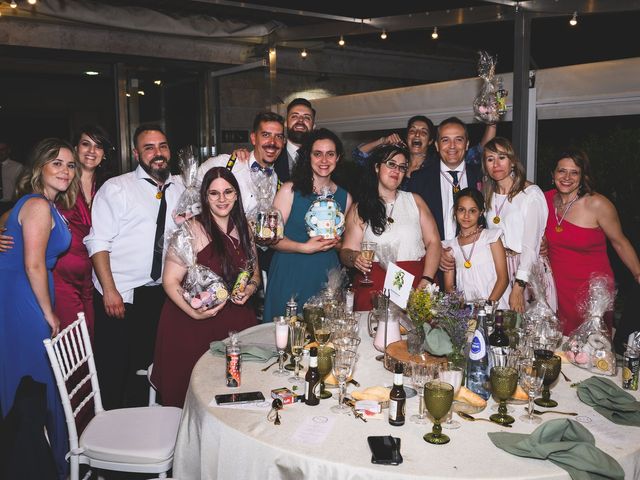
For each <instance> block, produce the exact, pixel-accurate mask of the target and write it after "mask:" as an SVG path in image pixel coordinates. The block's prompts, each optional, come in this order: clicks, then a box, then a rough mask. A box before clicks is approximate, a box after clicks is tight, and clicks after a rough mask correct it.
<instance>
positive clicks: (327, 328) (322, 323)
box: [311, 317, 331, 349]
mask: <svg viewBox="0 0 640 480" xmlns="http://www.w3.org/2000/svg"><path fill="white" fill-rule="evenodd" d="M311 326H312V328H313V336H314V338H315V339H316V342H318V349H320V348H322V347H324V346H325V345H326V344H327V342H328V341H329V339H330V338H331V321H330V320H329V319H328V318H326V317H317V318H315V319H314V320H313V323H312V324H311Z"/></svg>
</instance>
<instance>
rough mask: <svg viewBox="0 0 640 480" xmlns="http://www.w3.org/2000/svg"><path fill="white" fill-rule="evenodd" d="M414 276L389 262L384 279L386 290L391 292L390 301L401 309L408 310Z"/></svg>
mask: <svg viewBox="0 0 640 480" xmlns="http://www.w3.org/2000/svg"><path fill="white" fill-rule="evenodd" d="M414 278H415V276H414V275H411V274H410V273H409V272H407V271H406V270H403V269H402V268H400V267H399V266H398V265H396V264H395V263H393V262H389V266H388V267H387V275H386V276H385V277H384V288H385V289H386V290H387V291H388V292H389V300H391V301H392V302H393V303H395V304H396V305H398V306H399V307H400V308H402V309H404V308H407V301H408V300H409V293H411V286H412V285H413V279H414Z"/></svg>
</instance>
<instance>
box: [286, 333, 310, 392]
mask: <svg viewBox="0 0 640 480" xmlns="http://www.w3.org/2000/svg"><path fill="white" fill-rule="evenodd" d="M306 333H307V328H306V326H305V324H304V323H302V322H294V323H290V324H289V344H290V346H291V354H292V355H293V358H294V359H295V365H296V367H295V370H294V374H293V377H289V381H290V382H291V383H293V384H295V385H300V386H302V385H304V379H303V378H302V377H301V376H300V355H301V354H302V348H303V347H304V342H305V340H306Z"/></svg>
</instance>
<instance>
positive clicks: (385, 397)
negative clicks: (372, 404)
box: [351, 386, 391, 402]
mask: <svg viewBox="0 0 640 480" xmlns="http://www.w3.org/2000/svg"><path fill="white" fill-rule="evenodd" d="M390 393H391V389H390V388H387V387H381V386H375V387H368V388H365V389H364V390H356V391H354V392H352V393H351V396H352V397H353V398H354V399H355V400H374V401H376V402H387V401H389V394H390Z"/></svg>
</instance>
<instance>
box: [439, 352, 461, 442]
mask: <svg viewBox="0 0 640 480" xmlns="http://www.w3.org/2000/svg"><path fill="white" fill-rule="evenodd" d="M438 378H439V379H440V380H441V381H443V382H446V383H448V384H449V385H451V386H452V387H453V396H454V397H455V396H456V395H457V394H458V391H460V387H461V386H462V379H463V371H462V368H460V367H454V366H453V365H452V364H451V362H449V363H447V364H444V365H442V367H441V370H440V371H439V373H438ZM451 417H452V415H451V408H450V409H449V412H447V415H446V417H445V421H444V422H443V423H442V428H446V429H448V430H455V429H456V428H460V422H458V421H457V420H453V419H452V418H451Z"/></svg>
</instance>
